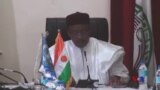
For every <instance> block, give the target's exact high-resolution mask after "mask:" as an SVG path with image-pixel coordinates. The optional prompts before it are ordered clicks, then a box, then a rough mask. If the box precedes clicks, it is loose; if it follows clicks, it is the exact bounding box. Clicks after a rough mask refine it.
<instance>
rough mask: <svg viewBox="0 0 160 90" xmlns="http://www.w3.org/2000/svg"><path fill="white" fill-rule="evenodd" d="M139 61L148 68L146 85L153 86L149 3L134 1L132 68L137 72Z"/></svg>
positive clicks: (153, 58)
mask: <svg viewBox="0 0 160 90" xmlns="http://www.w3.org/2000/svg"><path fill="white" fill-rule="evenodd" d="M141 60H144V61H145V64H146V66H147V67H148V72H149V73H148V81H149V82H148V84H149V85H153V83H154V81H153V80H154V76H155V70H156V62H155V61H156V60H155V55H154V45H153V34H152V25H151V1H150V0H136V5H135V18H134V51H133V67H134V70H135V71H138V68H139V66H140V62H141ZM151 81H153V82H151Z"/></svg>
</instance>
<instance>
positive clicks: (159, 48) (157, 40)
mask: <svg viewBox="0 0 160 90" xmlns="http://www.w3.org/2000/svg"><path fill="white" fill-rule="evenodd" d="M151 4H152V24H153V25H152V29H153V37H154V50H155V55H156V60H157V64H160V55H159V53H160V12H159V8H160V0H151Z"/></svg>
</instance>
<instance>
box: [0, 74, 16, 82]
mask: <svg viewBox="0 0 160 90" xmlns="http://www.w3.org/2000/svg"><path fill="white" fill-rule="evenodd" d="M0 75H1V76H3V77H5V78H7V79H9V80H11V81H13V82H15V83H16V84H18V81H16V80H14V79H12V78H11V77H9V76H7V75H5V74H3V73H1V72H0ZM3 84H5V83H3Z"/></svg>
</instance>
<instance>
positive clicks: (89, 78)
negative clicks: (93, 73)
mask: <svg viewBox="0 0 160 90" xmlns="http://www.w3.org/2000/svg"><path fill="white" fill-rule="evenodd" d="M84 56H85V59H86V62H87V54H86V51H84ZM87 72H88V78H87V80H88V81H90V80H91V77H90V73H89V67H88V63H87Z"/></svg>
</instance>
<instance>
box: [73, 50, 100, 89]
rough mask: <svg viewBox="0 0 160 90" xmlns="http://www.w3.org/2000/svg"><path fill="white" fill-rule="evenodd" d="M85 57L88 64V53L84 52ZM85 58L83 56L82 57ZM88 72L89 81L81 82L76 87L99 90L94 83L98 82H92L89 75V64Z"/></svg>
mask: <svg viewBox="0 0 160 90" xmlns="http://www.w3.org/2000/svg"><path fill="white" fill-rule="evenodd" d="M84 56H85V59H86V62H87V55H86V51H84ZM82 58H83V56H82ZM83 62H84V59H83ZM87 72H88V77H87V80H79V81H78V83H77V85H76V87H81V88H92V89H94V88H97V87H96V86H94V83H95V82H98V80H92V79H91V77H90V73H89V67H88V64H87Z"/></svg>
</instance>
